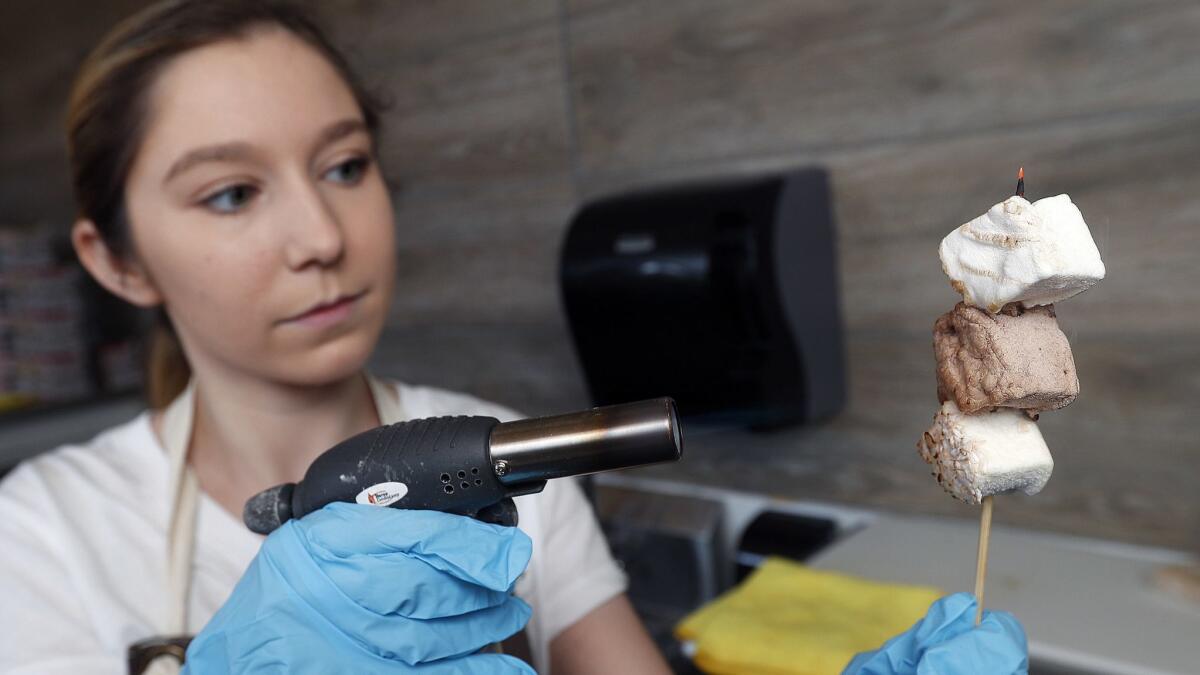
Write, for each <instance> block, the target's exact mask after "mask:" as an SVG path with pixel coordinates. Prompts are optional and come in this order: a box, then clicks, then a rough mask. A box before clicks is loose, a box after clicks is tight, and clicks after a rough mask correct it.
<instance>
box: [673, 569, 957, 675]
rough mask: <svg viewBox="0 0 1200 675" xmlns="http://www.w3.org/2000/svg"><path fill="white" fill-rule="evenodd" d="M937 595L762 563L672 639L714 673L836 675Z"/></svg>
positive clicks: (687, 620) (910, 622) (913, 618)
mask: <svg viewBox="0 0 1200 675" xmlns="http://www.w3.org/2000/svg"><path fill="white" fill-rule="evenodd" d="M941 595H942V593H941V591H939V590H937V589H935V588H930V587H927V586H903V585H899V584H887V583H881V582H877V581H870V580H867V579H861V578H857V577H852V576H849V575H846V574H838V573H837V572H826V571H821V570H815V569H812V568H810V567H807V566H805V565H801V564H799V563H794V562H791V561H788V560H784V559H782V558H768V559H767V560H766V562H764V563H763V565H762V566H761V567H759V568H758V569H757V570H755V572H754V573H753V574H751V575H750V576H749V577H748V578H747V579H746V580H745V581H743V582H742V583H741V584H739V585H738V586H737V587H736V588H734V589H733V590H731V591H729V592H728V593H725V594H724V595H722V596H721V597H719V598H717V599H716V600H714V601H712V602H710V603H709V604H707V605H705V606H704V607H701V608H700V609H698V610H696V611H695V612H692V614H690V615H689V616H688V617H687V618H685V619H684V620H683V621H682V622H681V623H680V624H679V625H678V626H676V627H675V635H676V637H678V638H679V639H680V640H690V641H692V642H693V643H694V644H695V646H696V655H695V657H694V660H695V662H696V665H697V666H698V667H699V668H701V669H702V670H704V672H706V673H712V674H713V675H824V674H825V673H841V672H842V669H843V668H845V667H846V664H847V663H849V662H850V659H851V658H853V656H854V655H855V654H856V653H858V652H862V651H867V650H870V649H876V648H878V647H879V646H880V645H882V644H883V643H884V642H886V641H887V640H888V639H889V638H891V637H893V636H895V635H898V634H900V633H902V632H904V631H906V630H908V629H909V628H910V627H912V625H913V624H914V623H916V621H917V619H920V618H921V617H923V616H925V612H926V611H927V610H928V609H929V605H931V604H932V603H933V601H934V600H937V599H938V598H939V597H941Z"/></svg>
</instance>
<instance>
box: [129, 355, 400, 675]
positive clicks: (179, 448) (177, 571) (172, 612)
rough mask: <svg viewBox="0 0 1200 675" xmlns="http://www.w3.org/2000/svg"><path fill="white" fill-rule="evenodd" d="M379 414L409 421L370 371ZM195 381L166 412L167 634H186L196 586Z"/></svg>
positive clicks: (157, 665) (385, 420)
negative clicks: (189, 605) (193, 582)
mask: <svg viewBox="0 0 1200 675" xmlns="http://www.w3.org/2000/svg"><path fill="white" fill-rule="evenodd" d="M364 375H365V376H366V379H367V386H368V387H369V388H370V390H371V398H372V399H374V401H375V412H376V414H377V415H378V416H379V420H380V423H381V424H393V423H395V422H399V421H401V420H403V419H404V409H403V407H402V406H401V404H400V398H399V396H398V395H397V393H396V390H395V387H393V386H392V385H391V384H389V383H387V382H385V381H383V380H380V379H378V378H376V377H374V376H373V375H371V374H370V373H364ZM195 382H196V381H195V379H192V380H190V381H189V382H188V385H187V387H186V388H185V389H184V390H183V393H182V394H180V395H179V396H177V397H176V398H175V400H174V401H172V402H171V404H170V405H169V406H167V409H166V410H165V411H164V412H163V419H162V422H163V423H162V433H163V439H162V440H163V445H164V446H165V449H166V451H167V464H168V470H169V472H170V473H169V476H168V478H169V481H170V482H169V483H168V485H169V486H170V492H169V493H168V494H170V495H171V512H170V514H169V516H168V518H169V520H168V521H167V613H166V616H165V621H164V622H163V629H164V630H163V634H164V635H168V636H172V635H183V634H185V633H187V603H188V595H189V591H190V586H191V569H192V558H193V553H194V548H195V544H196V505H197V503H198V502H199V499H200V486H199V483H198V482H197V481H196V474H195V472H194V471H192V468H191V466H190V465H189V464H188V461H187V459H188V445H189V444H190V443H191V440H192V420H193V417H194V415H195V405H196V403H195V398H196V384H195ZM179 671H180V667H179V664H178V663H176V662H175V661H174V660H173V659H170V658H160V659H158V660H156V661H154V662H153V663H151V664H150V666H149V667H148V668H147V669H146V670H145V673H146V674H147V675H177V674H178V673H179Z"/></svg>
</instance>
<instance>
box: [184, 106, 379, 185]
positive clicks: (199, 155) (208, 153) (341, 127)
mask: <svg viewBox="0 0 1200 675" xmlns="http://www.w3.org/2000/svg"><path fill="white" fill-rule="evenodd" d="M366 131H367V125H366V124H364V123H363V121H362V120H360V119H354V118H351V119H344V120H341V121H340V122H334V123H333V124H331V125H329V126H327V127H325V128H324V129H322V130H321V133H319V134H317V142H316V145H315V146H314V147H316V148H321V147H324V146H326V145H328V144H330V143H332V142H334V141H336V140H339V139H341V138H345V137H346V136H349V135H350V134H354V133H358V132H363V133H366ZM253 154H254V149H253V148H252V147H251V146H250V144H249V143H243V142H241V141H235V142H232V143H221V144H220V145H208V146H205V147H202V148H196V149H195V150H190V151H188V152H187V153H186V154H184V156H183V157H180V158H179V159H178V160H176V161H175V163H174V164H172V165H171V168H170V169H168V170H167V176H166V178H163V183H164V184H166V183H169V182H170V181H171V179H172V178H174V177H175V176H178V175H179V174H181V173H183V172H185V171H187V170H188V169H191V168H192V167H194V166H196V165H197V164H203V163H205V162H233V161H238V160H245V159H250V158H251V156H252V155H253Z"/></svg>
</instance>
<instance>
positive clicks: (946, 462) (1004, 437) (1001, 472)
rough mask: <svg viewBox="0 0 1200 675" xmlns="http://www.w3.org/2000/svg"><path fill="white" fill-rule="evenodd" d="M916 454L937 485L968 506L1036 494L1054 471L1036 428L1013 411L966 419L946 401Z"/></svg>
mask: <svg viewBox="0 0 1200 675" xmlns="http://www.w3.org/2000/svg"><path fill="white" fill-rule="evenodd" d="M917 450H918V451H920V453H921V459H924V460H925V461H926V462H927V463H929V464H931V465H933V475H934V476H936V477H937V480H938V484H940V485H941V486H942V487H943V488H945V490H946V492H949V493H950V494H952V495H954V496H955V497H957V498H958V499H961V500H963V501H964V502H967V503H968V504H978V503H980V501H981V500H982V499H983V498H984V497H986V496H988V495H995V494H1002V493H1005V492H1015V491H1018V490H1019V491H1021V492H1024V493H1025V494H1027V495H1034V494H1037V493H1038V492H1041V490H1042V488H1043V487H1045V486H1046V481H1048V480H1050V473H1051V472H1052V471H1053V470H1054V460H1053V459H1052V458H1051V457H1050V449H1049V448H1047V447H1046V441H1045V440H1043V439H1042V432H1041V431H1039V430H1038V427H1037V424H1036V423H1035V422H1034V421H1033V420H1031V419H1029V417H1027V416H1026V415H1025V414H1024V413H1023V412H1021V411H1019V410H1014V409H1012V408H997V409H996V410H995V411H994V412H981V413H975V414H973V415H964V414H963V413H962V412H960V411H959V409H958V406H956V405H955V404H954V401H946V402H945V403H943V404H942V409H941V410H939V411H938V413H937V415H936V416H934V418H933V426H932V427H931V428H930V429H929V431H927V432H925V433H924V434H923V435H922V437H921V440H920V441H918V442H917Z"/></svg>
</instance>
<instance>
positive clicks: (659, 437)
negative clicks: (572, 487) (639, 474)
mask: <svg viewBox="0 0 1200 675" xmlns="http://www.w3.org/2000/svg"><path fill="white" fill-rule="evenodd" d="M490 447H491V459H492V467H493V469H494V470H495V472H496V476H497V477H498V478H499V479H500V482H502V483H504V484H505V485H513V484H516V483H525V482H527V481H534V480H546V479H549V478H562V477H564V476H579V475H583V474H588V473H597V472H600V471H612V470H614V469H625V468H629V467H635V466H642V465H645V464H656V463H658V462H670V461H674V460H677V459H679V457H680V455H681V453H682V452H683V438H682V435H681V434H680V431H679V420H678V415H677V413H676V411H675V401H673V400H671V399H669V398H656V399H651V400H648V401H638V402H636V403H624V404H620V405H610V406H604V407H601V408H592V409H591V410H585V411H583V412H577V413H570V414H567V415H555V416H553V417H538V418H534V419H527V420H518V421H516V422H505V423H503V424H498V425H496V427H495V428H494V429H492V434H491V445H490Z"/></svg>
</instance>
